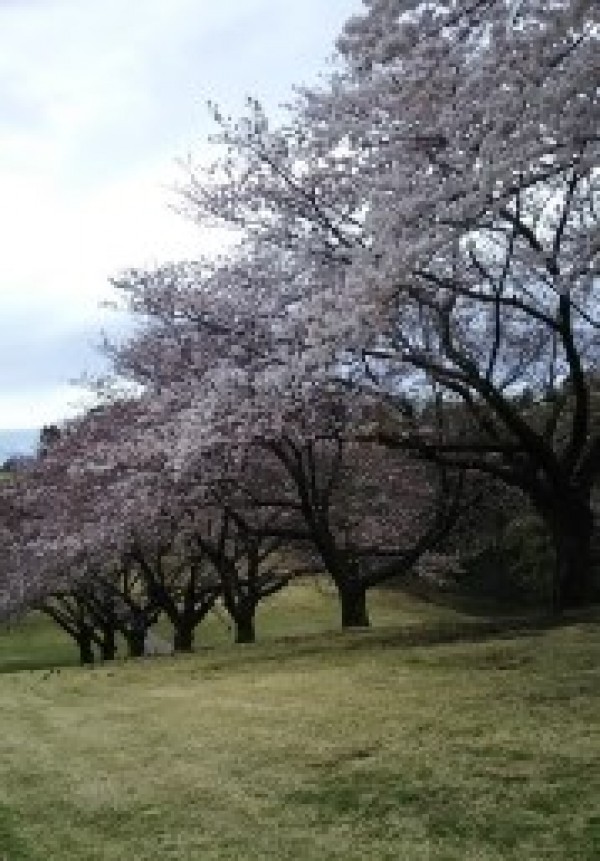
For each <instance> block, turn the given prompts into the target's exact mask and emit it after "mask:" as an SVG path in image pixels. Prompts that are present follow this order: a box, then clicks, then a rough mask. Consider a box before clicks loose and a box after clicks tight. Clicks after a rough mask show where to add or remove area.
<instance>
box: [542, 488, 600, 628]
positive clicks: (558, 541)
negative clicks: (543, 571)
mask: <svg viewBox="0 0 600 861" xmlns="http://www.w3.org/2000/svg"><path fill="white" fill-rule="evenodd" d="M593 528H594V518H593V514H592V512H591V510H590V508H589V506H585V505H580V506H573V507H567V506H566V505H565V506H564V507H563V509H562V510H561V511H560V512H559V513H558V514H556V515H555V517H554V518H553V523H552V537H553V542H554V551H555V554H556V567H555V572H554V589H553V609H554V612H555V613H556V614H560V613H561V612H562V611H563V610H569V609H576V608H578V607H584V606H585V605H586V604H589V603H590V602H591V601H592V600H593V597H594V596H593V575H592V564H591V543H592V534H593Z"/></svg>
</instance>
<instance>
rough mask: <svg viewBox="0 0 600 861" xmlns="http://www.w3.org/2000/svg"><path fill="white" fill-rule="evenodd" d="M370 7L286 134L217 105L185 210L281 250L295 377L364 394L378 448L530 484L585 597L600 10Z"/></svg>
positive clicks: (559, 592)
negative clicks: (314, 375)
mask: <svg viewBox="0 0 600 861" xmlns="http://www.w3.org/2000/svg"><path fill="white" fill-rule="evenodd" d="M365 5H366V7H367V8H366V10H365V12H364V14H363V15H360V16H355V17H353V18H352V19H351V20H350V21H349V22H348V23H347V25H346V27H345V29H344V31H343V33H342V35H341V37H340V39H339V41H338V48H339V58H340V63H339V65H338V68H337V69H336V71H335V73H334V75H333V76H332V79H331V82H330V84H329V85H327V86H322V87H321V88H320V89H318V90H312V91H303V92H301V93H300V94H299V97H298V100H297V102H296V105H295V107H294V109H293V112H292V115H291V118H290V122H289V123H288V124H287V126H282V127H280V128H276V129H270V128H269V125H268V123H267V120H266V118H265V116H264V114H263V113H262V111H261V110H260V107H259V106H257V105H252V106H251V111H250V113H249V116H248V117H247V118H246V119H245V120H243V121H241V122H240V123H238V124H236V125H231V124H228V123H227V122H226V121H224V120H223V119H222V118H221V117H219V116H217V118H218V119H219V120H220V121H221V123H222V127H223V134H222V140H223V141H224V142H225V143H226V145H227V147H228V154H227V156H226V157H225V158H224V159H223V161H222V162H221V164H220V165H219V169H218V170H213V171H212V172H211V173H210V174H209V175H206V174H204V175H201V174H199V173H198V172H195V173H194V174H193V175H192V177H191V179H190V182H189V184H188V185H187V187H186V188H185V189H184V193H185V197H186V200H187V206H188V209H189V210H190V211H191V212H192V213H194V214H195V215H196V216H197V217H198V218H199V219H201V218H206V217H216V218H218V219H221V220H226V221H229V222H232V223H234V224H236V225H242V226H243V227H244V228H245V229H246V231H247V232H248V233H249V235H251V236H252V237H253V241H254V242H255V243H257V244H258V245H260V246H261V247H262V248H263V253H264V255H265V256H268V252H267V251H266V250H265V249H271V250H273V249H277V252H278V253H279V255H280V257H283V258H285V259H286V260H287V261H288V266H287V270H288V271H290V265H291V264H290V263H289V261H290V260H293V261H294V263H293V267H292V268H293V270H294V285H295V293H294V291H290V289H289V287H287V282H286V289H285V291H284V293H285V294H286V295H288V296H290V294H293V298H291V299H290V301H289V302H288V305H287V311H288V313H287V315H286V317H285V323H284V324H283V328H284V329H286V330H287V332H288V333H292V332H293V333H294V335H295V337H296V339H297V344H298V348H297V353H298V354H301V355H302V366H303V368H304V369H308V370H309V371H312V370H313V369H314V368H315V367H316V368H319V369H320V370H319V372H320V373H321V372H322V370H323V368H324V367H325V368H327V370H329V371H330V372H331V371H333V373H334V374H335V373H337V374H338V375H340V373H341V375H342V376H343V378H344V380H345V381H346V382H350V381H352V382H354V384H356V385H358V386H362V387H368V388H369V389H370V390H371V391H375V392H377V393H378V394H379V396H380V398H381V402H382V405H383V406H384V407H385V408H386V409H385V410H382V413H384V415H383V416H382V424H381V428H380V432H379V439H380V440H381V441H382V442H384V443H385V444H386V445H389V446H391V447H394V448H395V447H401V448H404V449H410V450H412V451H414V452H416V453H418V454H419V455H420V456H421V457H422V458H424V459H426V460H429V461H431V462H433V463H437V464H440V465H442V466H445V467H448V468H450V467H458V468H465V469H474V470H478V471H481V472H483V473H486V474H488V475H491V476H493V477H495V478H498V479H500V480H502V481H503V482H505V483H507V484H508V485H511V486H513V487H515V488H518V489H519V490H520V491H522V492H523V493H524V494H525V495H526V497H527V498H528V499H529V500H530V502H531V503H532V505H533V506H534V508H535V510H536V511H537V512H538V514H539V515H540V516H541V518H542V519H543V521H544V523H545V524H546V526H547V528H548V531H549V534H550V536H551V537H552V540H553V544H554V548H555V556H556V573H555V578H554V584H555V585H554V604H555V608H556V609H557V610H560V609H561V608H563V607H568V606H574V605H579V604H581V603H583V602H585V601H588V600H589V599H590V597H591V596H592V593H593V580H592V576H591V569H590V559H589V556H590V540H591V535H592V530H593V513H592V506H591V495H592V487H593V484H594V482H595V481H596V480H597V478H598V475H599V473H600V437H599V436H598V430H597V425H596V426H594V423H593V421H592V418H591V413H592V408H591V390H592V386H593V380H594V375H595V374H596V373H597V369H598V358H599V351H600V312H599V299H600V295H599V290H600V287H599V285H600V281H599V278H598V274H599V273H598V264H599V245H598V230H599V220H598V205H599V203H600V201H599V191H600V188H599V185H600V172H599V163H598V162H599V155H600V137H599V135H598V128H599V120H600V111H599V101H598V91H599V90H598V87H599V83H600V60H599V57H600V50H599V48H600V20H599V16H600V11H599V7H598V4H597V3H595V2H593V0H556V2H552V3H548V2H547V0H518V2H509V0H442V2H439V3H436V4H424V3H418V2H416V0H395V2H369V3H366V4H365ZM526 392H527V393H529V394H530V395H532V396H533V401H534V406H535V408H532V406H531V400H530V399H529V400H528V399H527V398H525V397H524V394H525V393H526ZM431 404H433V405H434V406H435V408H434V409H431V408H430V407H431ZM457 405H458V406H460V409H457Z"/></svg>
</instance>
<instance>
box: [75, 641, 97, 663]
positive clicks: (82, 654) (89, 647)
mask: <svg viewBox="0 0 600 861" xmlns="http://www.w3.org/2000/svg"><path fill="white" fill-rule="evenodd" d="M77 645H78V646H79V663H80V664H81V666H82V667H85V666H89V665H91V664H93V663H94V647H93V644H92V637H91V634H80V635H79V637H78V638H77Z"/></svg>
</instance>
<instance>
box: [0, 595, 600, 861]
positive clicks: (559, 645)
mask: <svg viewBox="0 0 600 861" xmlns="http://www.w3.org/2000/svg"><path fill="white" fill-rule="evenodd" d="M302 597H303V599H304V601H305V602H306V603H309V602H310V600H311V596H310V593H309V592H308V591H304V592H300V593H297V594H296V595H295V596H294V595H290V596H288V597H286V598H284V596H281V598H280V605H279V610H280V614H279V617H280V620H281V619H283V618H284V617H285V615H287V614H291V613H292V610H293V604H292V601H294V602H295V608H296V616H295V618H296V624H297V626H298V630H297V631H296V633H298V632H299V629H301V628H302V623H303V621H304V625H306V622H307V618H308V617H307V615H306V610H307V607H306V606H305V605H304V606H303V604H302V601H301V600H300V599H301V598H302ZM314 600H315V601H317V598H315V599H314ZM285 601H289V602H290V604H289V606H288V607H287V611H286V609H285ZM378 601H380V602H381V604H380V607H379V610H376V607H375V606H374V607H373V615H374V617H376V618H377V617H378V614H379V618H378V621H379V622H380V624H384V623H386V622H387V626H384V627H381V628H380V629H379V630H375V631H373V632H371V633H356V634H353V635H340V634H337V635H335V636H333V637H328V636H325V635H323V634H322V633H319V631H320V630H321V631H322V630H323V628H322V627H319V625H317V624H316V622H315V621H314V619H313V625H314V627H313V631H312V633H310V634H309V635H307V636H304V637H298V638H297V639H292V640H289V641H287V642H281V641H280V640H278V639H277V634H278V633H279V632H278V630H277V624H276V622H275V616H274V617H273V618H272V619H271V620H270V621H269V619H268V614H269V612H270V611H269V610H268V609H267V610H265V618H263V619H262V624H259V633H260V632H261V629H262V631H263V635H264V642H263V643H261V644H259V645H257V646H249V647H232V646H226V645H220V646H217V647H216V648H213V649H206V650H201V651H200V652H199V653H198V654H196V655H193V656H189V657H183V658H174V659H171V658H162V659H154V660H151V661H150V660H141V661H130V662H125V663H117V664H115V665H114V666H109V665H107V666H105V667H98V668H96V669H79V668H75V667H63V668H62V669H54V670H49V669H45V670H36V671H30V672H18V673H17V672H5V673H4V674H3V675H2V676H1V677H0V737H1V738H2V757H0V858H3V859H4V858H5V859H7V861H92V859H98V861H99V859H106V861H117V859H119V861H125V859H127V861H130V859H134V861H169V859H208V861H210V859H244V861H245V859H248V861H258V859H277V861H279V859H290V861H291V859H294V860H295V859H308V861H317V859H318V861H324V859H349V861H362V859H389V861H392V859H393V861H397V859H408V861H421V859H423V861H425V859H427V861H438V859H440V861H442V859H443V861H451V859H456V861H459V859H460V861H463V859H477V861H492V859H494V861H500V859H502V861H504V859H515V861H517V859H519V861H521V860H522V859H526V861H527V859H589V861H592V859H597V858H598V857H600V626H599V625H598V624H597V623H596V624H595V623H593V622H590V623H585V624H583V623H580V624H571V625H565V626H563V627H560V628H555V629H552V630H545V631H538V632H534V631H532V632H529V633H527V634H525V635H520V636H519V635H515V636H512V637H508V636H506V637H500V636H496V637H494V638H488V639H484V640H480V641H479V642H460V643H455V644H444V645H430V646H407V645H406V644H404V643H403V642H402V630H403V629H402V628H399V627H393V626H392V625H391V620H390V618H389V617H388V616H386V613H388V612H389V614H390V616H392V615H393V612H392V611H393V610H394V605H395V614H396V615H395V617H396V623H397V622H398V614H400V615H401V618H400V622H405V621H406V622H413V623H416V622H420V623H421V625H423V626H425V627H427V625H431V626H433V627H435V625H436V624H437V622H438V621H439V622H440V623H442V622H444V621H446V622H447V621H448V614H450V613H451V611H449V610H440V609H439V608H434V607H432V606H431V605H420V604H419V602H417V601H415V600H414V599H403V598H402V597H401V596H396V595H393V596H392V597H390V596H388V595H383V596H381V597H380V598H378V599H376V601H375V604H377V602H378ZM281 602H283V604H282V603H281ZM402 605H403V606H404V615H402V614H401V611H402ZM324 606H325V608H326V607H327V606H328V604H327V601H325V602H324ZM321 607H322V611H323V613H324V615H326V614H327V613H326V609H324V607H323V604H322V605H321ZM274 609H275V608H274V607H272V608H271V611H274ZM312 609H314V607H313V608H312ZM327 612H328V611H327ZM419 614H420V617H419ZM428 614H429V616H430V618H429V619H428V618H427V615H428ZM438 614H441V615H442V616H445V617H446V618H445V620H444V619H441V620H440V619H437V618H436V616H437V615H438ZM280 624H283V623H282V622H281V621H280ZM27 625H29V628H27ZM27 625H25V629H24V631H23V630H22V631H21V632H20V633H17V634H16V635H14V637H15V638H16V639H15V640H14V642H15V644H16V643H17V642H20V647H21V649H22V650H23V652H22V657H23V658H24V657H26V649H25V640H26V633H25V632H26V631H28V634H27V636H28V639H29V657H30V659H33V658H32V655H33V652H32V649H33V644H35V643H37V646H36V649H37V652H36V654H37V656H38V657H39V656H40V655H42V654H43V652H44V648H45V649H46V650H48V649H50V648H51V647H52V644H54V646H53V647H54V649H55V652H54V656H55V657H56V658H57V659H59V661H62V660H66V659H67V657H68V655H67V652H65V651H62V650H63V649H64V644H63V645H61V644H60V643H59V641H58V639H57V638H56V637H55V636H54V640H53V639H52V636H51V633H52V630H53V629H51V628H50V627H49V626H48V625H47V624H46V623H45V622H43V621H42V620H39V619H35V618H34V619H32V620H29V621H28V622H27ZM214 625H215V626H217V625H221V623H220V622H218V621H215V622H214ZM218 630H219V628H218V627H215V638H216V637H217V635H216V632H217V631H218ZM225 633H226V632H225ZM208 635H209V630H208V629H207V631H206V634H205V636H206V638H207V639H208ZM220 636H221V635H220ZM19 637H21V640H20V641H19V639H18V638H19ZM44 637H45V638H47V639H46V640H45V641H44ZM10 639H13V638H12V637H11V638H7V637H3V643H2V658H1V660H2V661H3V662H4V668H5V670H7V669H8V664H9V663H10V662H7V658H8V641H9V640H10ZM43 642H45V646H43V647H42V645H41V644H42V643H43ZM33 651H35V650H33Z"/></svg>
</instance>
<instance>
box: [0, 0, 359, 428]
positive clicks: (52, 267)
mask: <svg viewBox="0 0 600 861" xmlns="http://www.w3.org/2000/svg"><path fill="white" fill-rule="evenodd" d="M358 5H359V0H329V2H328V3H327V4H323V0H305V3H304V4H293V5H290V4H282V3H280V2H279V0H243V2H242V0H220V2H218V3H215V2H213V0H128V2H127V3H124V2H123V0H103V2H102V3H97V2H95V0H45V2H32V0H30V2H22V0H19V2H10V3H7V2H6V0H4V2H2V0H0V236H2V255H0V347H1V344H2V341H3V337H2V335H3V326H13V325H14V320H15V319H19V320H22V321H25V322H24V323H23V332H22V341H21V343H22V352H23V355H26V354H27V353H28V352H30V353H32V354H33V353H36V355H37V354H38V353H39V349H38V350H37V351H36V350H32V349H31V343H32V342H31V338H33V337H37V338H38V339H39V337H40V334H39V333H40V332H42V331H43V330H44V327H46V329H47V331H48V333H49V337H48V339H47V342H48V349H50V348H51V349H52V350H54V352H53V353H52V352H49V353H48V355H47V357H46V359H45V364H46V365H52V364H53V363H54V364H56V367H57V368H58V367H59V366H61V365H62V364H64V363H61V362H60V361H58V358H57V353H56V350H59V349H60V346H57V343H58V341H57V338H53V337H50V335H51V333H52V332H54V333H55V334H60V333H61V332H65V333H69V332H74V331H76V330H78V329H80V330H82V331H83V329H84V328H86V327H88V328H89V325H90V323H92V321H95V322H97V323H98V328H100V322H101V318H100V315H99V312H98V302H99V301H100V300H101V299H104V298H107V297H108V296H109V293H110V289H109V287H108V278H109V277H110V276H111V275H113V274H115V273H116V272H118V270H120V269H121V268H125V267H128V266H135V265H140V266H141V265H151V264H152V263H154V262H158V261H161V260H165V259H176V258H179V257H187V256H194V255H197V254H200V253H203V252H207V251H210V250H211V249H214V248H215V247H219V246H220V245H221V244H222V243H223V242H224V241H225V237H224V236H223V235H222V234H219V233H214V232H210V231H208V232H207V231H204V232H201V231H199V229H198V228H197V227H196V226H195V225H193V224H191V223H188V222H186V221H184V220H183V219H181V218H180V217H179V216H177V215H176V214H175V213H173V212H172V211H170V209H169V208H168V203H169V201H170V200H172V195H171V194H170V193H169V191H168V186H169V185H171V184H172V183H173V181H174V180H175V177H176V168H175V164H174V161H175V158H176V157H177V156H181V155H185V154H186V152H187V151H188V150H190V149H192V150H194V151H195V152H196V153H197V151H198V141H201V140H203V139H204V138H205V136H206V133H207V131H208V129H209V126H210V122H209V118H208V114H207V112H206V111H205V102H206V100H207V99H208V98H209V97H213V98H215V99H216V100H217V101H220V102H222V103H225V105H226V106H227V105H230V106H231V107H232V108H233V110H234V111H235V110H237V109H238V107H239V106H241V105H242V103H243V97H244V96H245V95H246V94H247V93H248V92H255V93H258V94H263V95H264V97H265V99H266V102H267V103H268V104H270V105H271V106H273V105H274V104H276V103H277V102H278V101H280V100H282V99H283V98H284V97H286V95H287V94H288V93H289V87H290V85H291V83H292V82H294V81H298V80H299V81H302V80H305V79H306V77H307V75H314V73H315V72H316V71H317V70H318V69H319V68H320V67H321V66H322V63H321V59H322V57H323V56H325V55H326V54H327V52H328V51H329V49H330V46H331V44H332V40H333V36H334V34H335V33H336V32H337V30H338V29H339V26H340V24H341V23H342V22H343V20H344V19H345V18H346V17H347V16H348V14H349V13H350V12H351V11H352V10H353V9H355V8H356V7H357V6H358ZM34 333H37V334H34ZM13 334H14V333H13ZM65 337H67V335H65ZM68 337H70V336H68ZM44 343H46V341H45V340H44ZM81 344H82V354H81V359H82V368H81V369H82V370H83V368H84V367H85V366H86V364H89V357H90V355H91V347H89V346H85V345H84V344H85V342H84V339H83V338H82V339H81ZM51 345H52V346H51ZM38 347H39V340H38ZM3 360H4V361H6V358H5V357H3V356H2V355H1V354H0V361H3ZM77 370H78V369H76V368H74V369H73V373H72V374H71V376H76V375H77ZM35 373H36V372H35V368H34V367H33V366H32V368H31V374H32V380H31V386H30V387H29V388H28V390H27V392H24V393H23V394H19V393H18V392H15V391H11V390H10V389H9V388H7V387H4V384H3V389H2V390H1V391H0V426H5V427H8V426H10V427H23V426H26V425H27V424H31V423H32V422H33V423H34V424H35V425H38V424H39V423H40V421H44V422H46V421H49V420H51V419H52V417H54V418H55V419H56V418H60V416H62V415H64V414H65V412H68V411H69V409H70V408H69V406H68V403H69V399H70V395H69V392H70V390H69V389H68V386H67V379H62V378H61V379H60V380H57V381H56V382H55V383H50V381H48V384H47V387H46V389H44V391H43V392H42V391H41V390H40V391H39V392H38V393H37V394H36V396H35V398H33V397H32V395H31V392H32V391H34V390H35ZM38 373H39V375H40V376H41V375H42V374H41V371H38ZM44 376H46V375H44ZM2 378H3V379H6V373H4V374H3V376H2ZM26 417H29V419H28V421H25V418H26Z"/></svg>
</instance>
